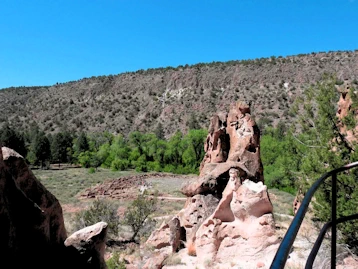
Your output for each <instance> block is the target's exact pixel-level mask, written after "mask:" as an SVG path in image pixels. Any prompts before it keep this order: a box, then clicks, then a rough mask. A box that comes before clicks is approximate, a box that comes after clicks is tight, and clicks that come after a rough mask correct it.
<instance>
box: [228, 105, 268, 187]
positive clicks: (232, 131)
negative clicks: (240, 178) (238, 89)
mask: <svg viewBox="0 0 358 269" xmlns="http://www.w3.org/2000/svg"><path fill="white" fill-rule="evenodd" d="M226 132H227V133H228V134H229V136H230V151H229V156H228V161H236V162H241V163H243V164H244V166H245V167H246V169H247V170H248V171H249V175H248V176H249V177H248V179H250V180H252V181H254V182H258V181H263V168H262V163H261V159H260V131H259V128H258V127H257V125H256V123H255V121H254V120H253V119H252V118H251V115H250V107H249V106H248V105H247V104H245V103H243V102H240V101H239V102H236V103H233V104H231V105H230V111H229V114H228V117H227V128H226Z"/></svg>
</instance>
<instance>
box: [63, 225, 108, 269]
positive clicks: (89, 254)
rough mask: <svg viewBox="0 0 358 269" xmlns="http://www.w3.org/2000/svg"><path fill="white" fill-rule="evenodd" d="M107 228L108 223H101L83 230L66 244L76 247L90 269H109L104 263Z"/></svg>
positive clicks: (73, 235)
mask: <svg viewBox="0 0 358 269" xmlns="http://www.w3.org/2000/svg"><path fill="white" fill-rule="evenodd" d="M107 226H108V225H107V223H106V222H103V221H101V222H98V223H96V224H94V225H91V226H88V227H86V228H83V229H81V230H79V231H77V232H75V233H73V234H72V235H71V236H69V237H68V238H67V239H66V241H65V243H64V244H65V246H66V247H74V248H75V249H76V250H77V251H78V252H79V253H80V255H81V259H82V260H84V261H86V262H87V264H88V267H89V268H107V266H106V263H105V261H104V251H105V248H106V235H107Z"/></svg>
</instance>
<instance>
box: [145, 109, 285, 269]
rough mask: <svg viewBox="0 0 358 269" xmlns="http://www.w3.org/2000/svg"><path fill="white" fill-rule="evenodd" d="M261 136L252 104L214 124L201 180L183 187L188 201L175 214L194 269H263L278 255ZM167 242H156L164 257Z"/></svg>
mask: <svg viewBox="0 0 358 269" xmlns="http://www.w3.org/2000/svg"><path fill="white" fill-rule="evenodd" d="M259 134H260V132H259V130H258V128H257V126H256V123H255V122H254V120H253V119H252V118H251V115H250V108H249V106H248V105H246V104H244V103H241V102H236V103H234V104H232V105H231V106H230V111H229V113H228V114H224V113H222V114H219V115H216V116H214V117H213V118H212V120H211V123H210V130H209V134H208V137H207V139H206V141H205V146H204V148H205V152H206V154H205V157H204V159H203V161H202V163H201V166H200V176H199V177H198V178H195V179H193V180H190V181H187V182H186V183H185V184H184V186H183V187H182V193H183V194H185V195H186V196H187V197H188V198H187V203H186V204H185V207H184V208H183V209H182V210H181V211H180V212H179V213H178V214H177V215H176V218H177V219H178V220H179V223H180V225H181V227H183V228H184V229H185V234H186V237H185V239H184V240H185V241H186V242H185V245H186V248H187V255H190V256H196V261H195V262H194V263H195V267H198V268H205V267H206V266H207V264H206V263H207V262H208V261H210V263H211V265H218V266H219V267H220V268H231V267H232V266H233V265H238V266H239V267H240V266H241V267H242V268H256V267H265V266H269V265H270V263H271V261H272V259H273V257H274V254H275V252H276V250H277V248H278V237H277V236H276V232H275V223H274V219H273V215H272V210H273V208H272V204H271V201H270V199H269V196H268V193H267V187H266V186H265V185H263V168H262V164H261V159H260V136H259ZM168 230H169V224H163V225H162V227H161V228H160V229H159V230H157V231H156V232H154V233H153V234H152V236H154V237H155V238H156V240H159V238H160V236H162V235H163V236H166V237H168V235H169V234H170V233H169V232H168ZM169 237H170V235H169ZM152 240H153V238H152ZM166 240H168V241H167V242H168V243H165V242H161V244H158V243H157V244H156V246H157V247H158V249H160V248H159V245H161V246H163V253H164V252H165V253H167V251H168V250H167V246H169V239H166ZM147 243H149V240H148V242H147ZM159 252H160V251H159ZM179 254H180V255H183V250H180V251H179ZM156 255H158V254H156ZM155 260H157V258H155ZM158 264H159V263H158Z"/></svg>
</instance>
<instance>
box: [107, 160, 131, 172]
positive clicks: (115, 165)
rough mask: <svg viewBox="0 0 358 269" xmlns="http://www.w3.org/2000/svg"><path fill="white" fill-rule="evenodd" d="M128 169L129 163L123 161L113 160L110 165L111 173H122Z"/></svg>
mask: <svg viewBox="0 0 358 269" xmlns="http://www.w3.org/2000/svg"><path fill="white" fill-rule="evenodd" d="M128 167H129V161H128V160H123V159H115V160H113V161H112V163H111V169H112V171H123V170H126V169H127V168H128Z"/></svg>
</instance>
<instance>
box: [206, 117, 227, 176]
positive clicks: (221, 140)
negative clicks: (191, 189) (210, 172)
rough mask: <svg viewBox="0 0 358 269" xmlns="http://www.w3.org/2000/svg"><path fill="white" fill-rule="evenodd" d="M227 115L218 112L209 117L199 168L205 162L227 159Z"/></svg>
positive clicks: (219, 161) (217, 161)
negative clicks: (207, 132) (203, 151)
mask: <svg viewBox="0 0 358 269" xmlns="http://www.w3.org/2000/svg"><path fill="white" fill-rule="evenodd" d="M226 118H227V115H226V114H223V113H219V114H217V115H214V116H213V117H212V118H211V121H210V126H209V134H208V136H207V138H206V141H205V143H204V150H205V156H204V159H203V161H202V162H201V164H200V175H202V174H201V170H202V169H203V167H204V165H205V164H207V163H222V162H225V161H226V160H227V156H228V153H229V145H230V142H229V137H228V135H227V133H226Z"/></svg>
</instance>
